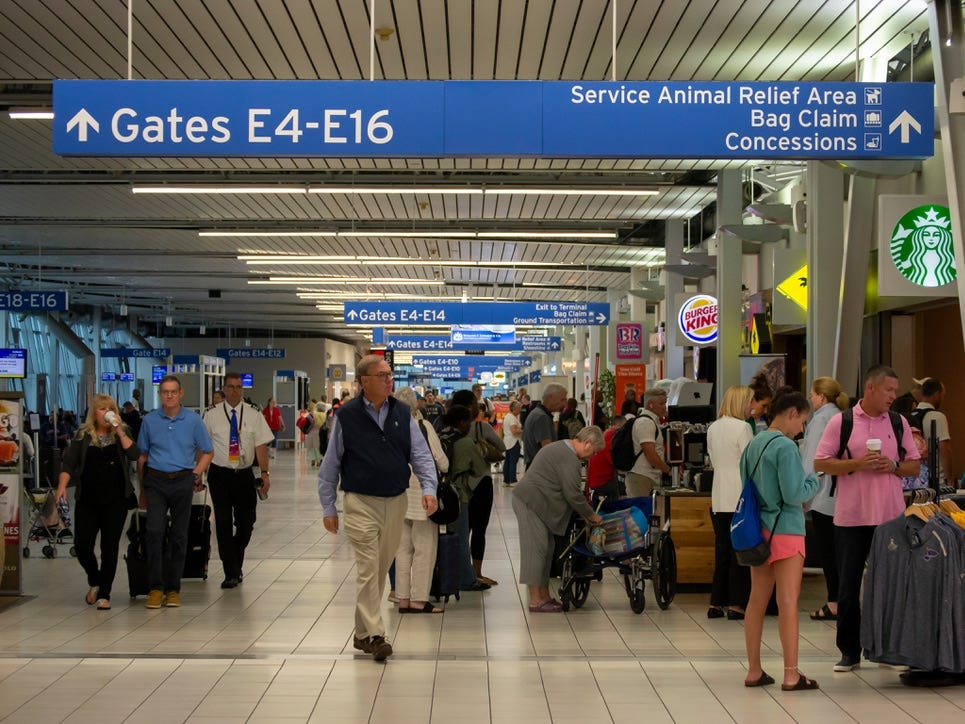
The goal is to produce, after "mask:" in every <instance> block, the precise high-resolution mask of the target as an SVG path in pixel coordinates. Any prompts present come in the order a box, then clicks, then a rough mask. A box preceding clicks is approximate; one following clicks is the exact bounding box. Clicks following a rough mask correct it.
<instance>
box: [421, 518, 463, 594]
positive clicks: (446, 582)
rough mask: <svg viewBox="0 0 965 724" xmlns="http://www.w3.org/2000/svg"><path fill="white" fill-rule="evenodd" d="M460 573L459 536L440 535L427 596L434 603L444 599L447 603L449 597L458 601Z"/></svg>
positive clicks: (451, 534)
mask: <svg viewBox="0 0 965 724" xmlns="http://www.w3.org/2000/svg"><path fill="white" fill-rule="evenodd" d="M460 573H461V566H460V561H459V536H458V535H457V534H456V533H440V534H439V548H438V550H437V552H436V565H435V568H433V569H432V584H431V585H430V587H429V595H430V596H432V597H433V598H434V599H435V600H436V601H438V600H439V599H440V598H445V599H446V602H447V603H448V602H449V596H455V597H456V600H457V601H458V600H459V575H460Z"/></svg>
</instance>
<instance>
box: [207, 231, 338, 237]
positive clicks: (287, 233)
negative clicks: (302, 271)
mask: <svg viewBox="0 0 965 724" xmlns="http://www.w3.org/2000/svg"><path fill="white" fill-rule="evenodd" d="M198 236H238V237H261V236H292V237H301V236H307V237H311V236H324V237H336V236H338V232H337V231H199V232H198Z"/></svg>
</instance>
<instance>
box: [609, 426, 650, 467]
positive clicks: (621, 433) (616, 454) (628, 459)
mask: <svg viewBox="0 0 965 724" xmlns="http://www.w3.org/2000/svg"><path fill="white" fill-rule="evenodd" d="M638 419H640V415H637V416H636V417H635V418H633V419H632V420H627V421H626V422H625V423H624V424H623V426H622V427H620V428H619V429H617V431H616V432H615V433H614V434H613V439H612V440H610V457H611V458H612V459H613V467H615V468H616V469H617V470H622V471H624V472H626V471H627V470H630V469H631V468H633V466H634V465H635V464H636V462H637V458H639V457H640V455H641V454H643V450H642V449H641V450H637V451H636V452H634V449H633V426H634V425H635V424H636V422H637V420H638ZM651 422H652V421H651Z"/></svg>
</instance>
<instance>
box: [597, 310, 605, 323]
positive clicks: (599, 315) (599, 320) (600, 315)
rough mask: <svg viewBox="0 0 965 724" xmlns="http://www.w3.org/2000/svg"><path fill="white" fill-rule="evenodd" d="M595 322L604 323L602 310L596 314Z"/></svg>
mask: <svg viewBox="0 0 965 724" xmlns="http://www.w3.org/2000/svg"><path fill="white" fill-rule="evenodd" d="M596 322H597V324H606V315H605V314H603V313H602V312H599V313H598V314H597V315H596Z"/></svg>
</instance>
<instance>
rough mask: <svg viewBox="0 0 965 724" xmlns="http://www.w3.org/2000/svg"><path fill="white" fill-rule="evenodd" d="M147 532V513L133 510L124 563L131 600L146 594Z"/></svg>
mask: <svg viewBox="0 0 965 724" xmlns="http://www.w3.org/2000/svg"><path fill="white" fill-rule="evenodd" d="M146 532H147V513H145V512H144V511H143V510H135V511H134V512H133V513H132V514H131V524H130V526H129V527H128V529H127V540H128V541H129V542H128V544H127V553H126V554H125V555H124V563H125V565H126V566H127V588H128V590H129V591H130V592H131V598H137V597H138V596H146V595H147V593H148V580H147V579H148V576H147V551H146V550H145V547H144V536H145V535H146Z"/></svg>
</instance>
